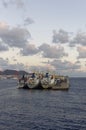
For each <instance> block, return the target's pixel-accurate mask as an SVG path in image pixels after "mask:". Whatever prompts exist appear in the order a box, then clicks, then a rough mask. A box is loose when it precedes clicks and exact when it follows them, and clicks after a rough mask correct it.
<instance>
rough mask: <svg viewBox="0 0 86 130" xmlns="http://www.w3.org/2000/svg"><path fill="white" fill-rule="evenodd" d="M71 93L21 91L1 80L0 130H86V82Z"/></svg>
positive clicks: (75, 82)
mask: <svg viewBox="0 0 86 130" xmlns="http://www.w3.org/2000/svg"><path fill="white" fill-rule="evenodd" d="M70 85H71V86H70V89H69V90H68V91H55V90H23V89H17V80H13V79H6V80H0V130H13V129H15V130H86V78H70Z"/></svg>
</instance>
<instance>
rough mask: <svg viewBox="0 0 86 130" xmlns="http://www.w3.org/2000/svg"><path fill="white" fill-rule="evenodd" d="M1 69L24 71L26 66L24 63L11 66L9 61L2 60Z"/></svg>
mask: <svg viewBox="0 0 86 130" xmlns="http://www.w3.org/2000/svg"><path fill="white" fill-rule="evenodd" d="M0 69H2V70H5V69H16V70H24V69H25V66H24V64H22V63H17V64H10V63H9V60H8V59H6V60H5V59H3V58H0Z"/></svg>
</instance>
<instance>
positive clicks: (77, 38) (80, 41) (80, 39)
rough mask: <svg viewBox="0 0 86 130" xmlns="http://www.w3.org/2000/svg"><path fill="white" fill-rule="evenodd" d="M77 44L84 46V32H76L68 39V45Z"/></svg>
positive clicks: (85, 36) (85, 42)
mask: <svg viewBox="0 0 86 130" xmlns="http://www.w3.org/2000/svg"><path fill="white" fill-rule="evenodd" d="M79 44H80V45H83V46H86V32H78V33H77V34H76V35H75V36H74V38H72V40H71V41H70V46H75V45H79Z"/></svg>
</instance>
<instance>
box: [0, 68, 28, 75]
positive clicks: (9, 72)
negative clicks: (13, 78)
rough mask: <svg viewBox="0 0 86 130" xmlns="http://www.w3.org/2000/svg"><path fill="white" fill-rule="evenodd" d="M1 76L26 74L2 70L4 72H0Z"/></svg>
mask: <svg viewBox="0 0 86 130" xmlns="http://www.w3.org/2000/svg"><path fill="white" fill-rule="evenodd" d="M0 74H1V75H23V74H28V73H27V72H26V71H24V70H20V71H17V70H8V69H7V70H4V71H0Z"/></svg>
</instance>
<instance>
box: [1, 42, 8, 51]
mask: <svg viewBox="0 0 86 130" xmlns="http://www.w3.org/2000/svg"><path fill="white" fill-rule="evenodd" d="M8 50H9V49H8V46H7V45H5V44H4V43H2V42H0V52H2V51H8Z"/></svg>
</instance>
